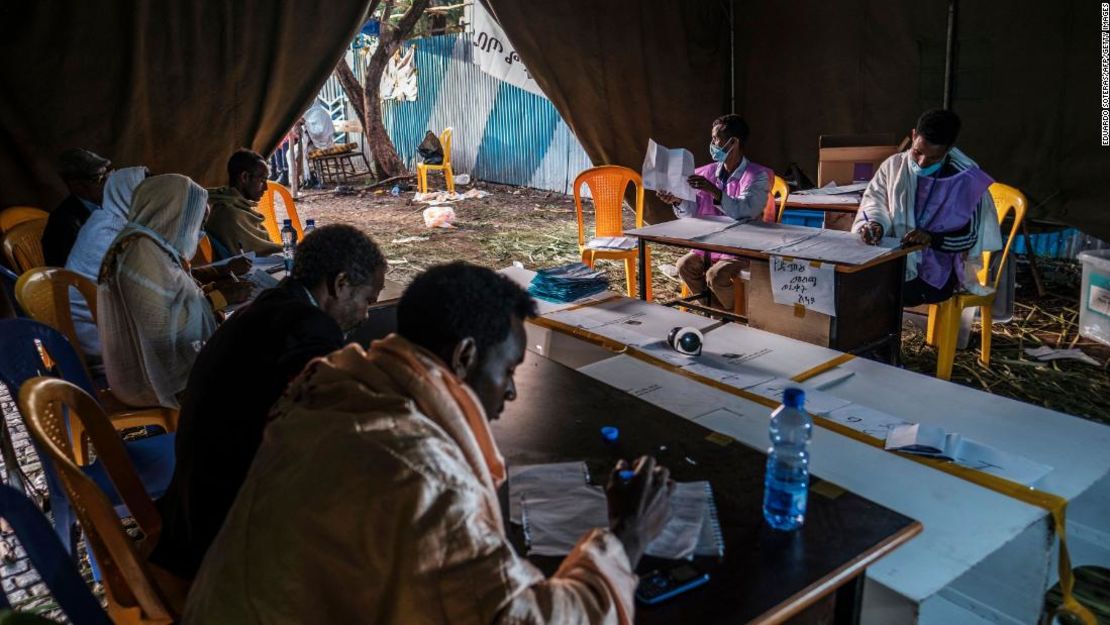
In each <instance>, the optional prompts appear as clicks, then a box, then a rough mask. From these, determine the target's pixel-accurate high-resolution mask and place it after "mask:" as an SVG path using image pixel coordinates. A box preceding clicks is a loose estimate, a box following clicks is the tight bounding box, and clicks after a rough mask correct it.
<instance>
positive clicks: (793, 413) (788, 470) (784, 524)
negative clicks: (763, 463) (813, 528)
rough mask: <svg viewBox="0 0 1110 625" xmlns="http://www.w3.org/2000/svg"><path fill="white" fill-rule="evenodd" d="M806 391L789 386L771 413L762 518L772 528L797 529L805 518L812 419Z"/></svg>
mask: <svg viewBox="0 0 1110 625" xmlns="http://www.w3.org/2000/svg"><path fill="white" fill-rule="evenodd" d="M805 399H806V394H805V391H803V390H802V389H798V388H788V389H786V392H785V393H783V396H782V405H781V406H779V407H778V408H776V409H775V411H774V412H773V413H771V426H770V428H769V433H770V436H771V449H770V450H769V451H768V453H767V476H766V478H764V482H763V484H764V485H763V489H764V490H763V518H764V519H767V524H768V525H770V526H771V527H772V528H774V529H777V530H782V531H792V530H796V529H798V528H799V527H801V526H802V524H803V523H804V522H805V518H806V498H807V495H808V493H809V451H808V447H809V437H810V435H811V434H812V433H813V419H812V418H810V416H809V414H808V413H806V411H805Z"/></svg>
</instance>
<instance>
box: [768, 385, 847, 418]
mask: <svg viewBox="0 0 1110 625" xmlns="http://www.w3.org/2000/svg"><path fill="white" fill-rule="evenodd" d="M788 388H803V389H805V392H806V403H805V409H806V411H807V412H810V413H812V414H819V415H826V414H828V413H830V412H832V411H833V410H836V409H837V408H843V407H844V406H847V405H848V404H850V403H851V402H849V401H848V400H846V399H840V398H839V397H834V396H832V395H829V394H828V393H822V392H821V391H817V390H813V389H809V388H806V387H805V385H803V384H799V383H798V382H795V381H793V380H790V379H787V378H775V379H774V380H771V381H770V382H764V383H763V384H759V385H757V386H753V387H752V388H750V389H748V390H749V391H751V392H752V393H755V394H756V395H759V396H760V397H766V398H767V399H773V400H775V401H777V402H780V403H781V402H782V394H783V392H785V391H786V389H788Z"/></svg>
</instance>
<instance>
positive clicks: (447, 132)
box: [416, 128, 455, 193]
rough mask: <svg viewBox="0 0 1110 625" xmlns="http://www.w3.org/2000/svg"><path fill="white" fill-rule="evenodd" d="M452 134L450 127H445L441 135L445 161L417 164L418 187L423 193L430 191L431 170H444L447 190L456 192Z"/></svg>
mask: <svg viewBox="0 0 1110 625" xmlns="http://www.w3.org/2000/svg"><path fill="white" fill-rule="evenodd" d="M451 134H452V130H451V129H450V128H445V129H444V130H443V134H441V135H440V136H439V142H440V143H442V144H443V163H442V164H440V165H429V164H427V163H419V164H418V165H417V166H416V187H417V190H418V191H420V192H421V193H427V192H428V172H429V171H442V172H443V177H444V179H445V180H446V181H447V192H448V193H454V192H455V174H454V172H453V171H452V170H451Z"/></svg>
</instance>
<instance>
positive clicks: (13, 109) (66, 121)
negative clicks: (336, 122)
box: [0, 0, 369, 208]
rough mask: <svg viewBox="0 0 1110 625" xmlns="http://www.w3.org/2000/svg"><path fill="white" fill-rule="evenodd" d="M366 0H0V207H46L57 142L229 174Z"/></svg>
mask: <svg viewBox="0 0 1110 625" xmlns="http://www.w3.org/2000/svg"><path fill="white" fill-rule="evenodd" d="M368 5H369V2H368V1H367V0H343V1H338V2H328V1H325V0H292V1H290V2H281V3H275V2H268V1H266V0H244V1H242V2H239V1H236V2H192V1H188V0H170V1H167V2H142V1H139V0H118V1H114V2H74V1H48V2H5V3H3V4H2V5H0V40H2V41H3V42H4V51H5V54H4V61H3V62H2V63H0V92H3V94H4V97H3V98H0V181H2V184H0V206H9V205H14V204H28V205H32V206H43V207H46V208H52V207H53V206H55V205H56V204H57V203H58V201H59V200H60V199H61V198H62V197H63V195H64V194H65V189H64V187H63V185H62V181H61V180H60V179H59V178H58V176H57V175H56V174H55V173H54V163H55V159H56V158H57V155H58V154H59V153H60V152H61V151H62V150H65V149H67V148H70V147H83V148H88V149H90V150H92V151H94V152H96V153H98V154H101V155H103V156H105V157H108V158H110V159H112V161H113V165H114V166H115V167H120V166H126V165H137V164H143V165H147V166H148V167H150V169H151V171H153V172H157V173H166V172H175V173H183V174H185V175H188V176H189V177H191V178H194V179H195V180H197V181H198V182H199V183H201V184H202V185H206V186H215V185H220V184H226V177H227V174H226V169H225V166H226V162H227V156H228V154H230V153H231V152H232V151H233V150H235V149H236V148H238V147H243V146H246V147H250V148H252V149H255V150H257V151H259V152H262V153H264V154H267V153H269V152H270V151H271V150H272V149H273V148H274V147H275V146H276V145H277V144H278V142H279V141H280V139H281V137H282V136H283V135H284V134H285V132H286V131H287V130H288V129H289V128H290V127H291V126H292V125H293V122H294V121H295V120H296V119H297V117H298V116H299V115H300V113H301V111H303V110H304V109H305V108H306V107H307V106H308V105H309V104H310V103H311V102H312V99H313V98H314V97H315V96H316V94H317V92H318V91H319V89H320V86H321V85H322V84H323V83H324V81H325V80H327V78H328V76H329V75H330V73H331V71H332V69H334V68H335V63H336V60H337V59H338V58H339V56H340V54H342V52H343V50H344V49H345V48H346V47H347V46H348V45H349V44H350V42H351V39H352V38H353V37H354V34H355V33H356V32H357V31H358V29H359V27H360V26H361V25H362V23H363V21H364V18H365V15H366V9H367V6H368Z"/></svg>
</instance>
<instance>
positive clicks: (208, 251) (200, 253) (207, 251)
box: [192, 234, 216, 267]
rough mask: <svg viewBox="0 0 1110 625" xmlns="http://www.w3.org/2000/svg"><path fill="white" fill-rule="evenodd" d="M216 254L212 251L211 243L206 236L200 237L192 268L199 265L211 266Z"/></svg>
mask: <svg viewBox="0 0 1110 625" xmlns="http://www.w3.org/2000/svg"><path fill="white" fill-rule="evenodd" d="M215 256H216V254H215V253H214V252H213V251H212V242H211V241H209V240H208V235H207V234H206V235H204V236H203V237H201V239H200V241H199V242H198V243H197V253H196V256H194V257H193V261H192V265H193V266H194V267H197V266H201V265H211V264H212V259H213V258H215Z"/></svg>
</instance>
